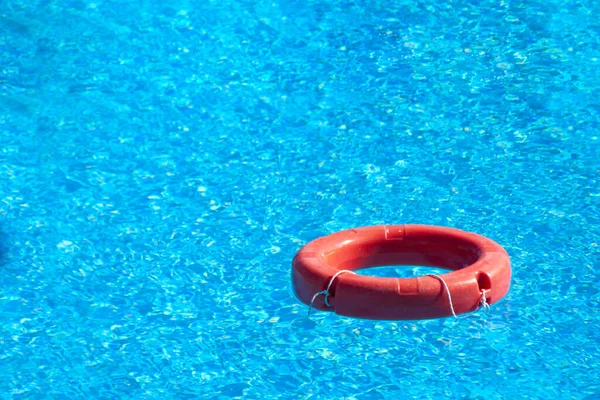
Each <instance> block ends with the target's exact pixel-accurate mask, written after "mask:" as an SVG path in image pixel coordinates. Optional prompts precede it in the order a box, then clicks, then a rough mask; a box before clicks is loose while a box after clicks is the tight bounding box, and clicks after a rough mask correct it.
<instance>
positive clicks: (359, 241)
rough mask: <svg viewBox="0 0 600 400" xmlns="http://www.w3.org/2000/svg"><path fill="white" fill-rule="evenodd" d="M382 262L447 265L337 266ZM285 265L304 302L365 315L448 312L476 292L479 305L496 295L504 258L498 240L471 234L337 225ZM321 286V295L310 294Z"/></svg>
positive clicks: (468, 305) (474, 302)
mask: <svg viewBox="0 0 600 400" xmlns="http://www.w3.org/2000/svg"><path fill="white" fill-rule="evenodd" d="M386 265H387V266H390V265H415V266H429V267H438V268H446V269H450V270H453V271H452V272H450V273H447V274H443V275H439V276H431V275H427V276H420V277H416V278H380V277H375V276H364V275H358V274H352V273H340V271H343V270H350V271H352V270H357V269H361V268H369V267H377V266H386ZM292 266H293V274H292V280H293V285H294V291H295V292H296V296H297V297H298V298H299V299H300V300H301V301H302V302H303V303H305V304H310V303H311V301H313V300H314V302H313V304H312V307H314V308H316V309H318V310H323V311H335V312H336V313H337V314H339V315H344V316H349V317H356V318H368V319H387V320H402V319H429V318H440V317H448V316H451V315H453V312H452V311H455V313H456V314H462V313H466V312H469V311H474V310H476V309H477V308H478V307H479V305H480V303H481V300H482V298H483V299H485V301H486V302H487V304H492V303H496V302H498V301H499V300H500V299H502V298H503V297H504V296H505V295H506V293H507V292H508V290H509V288H510V279H511V268H510V259H509V257H508V254H507V253H506V251H505V250H504V249H503V248H502V246H500V245H499V244H498V243H496V242H494V241H492V240H491V239H488V238H486V237H483V236H480V235H476V234H474V233H469V232H464V231H460V230H458V229H452V228H444V227H438V226H427V225H380V226H369V227H364V228H357V229H350V230H347V231H342V232H337V233H334V234H332V235H329V236H325V237H322V238H319V239H316V240H314V241H312V242H310V243H308V244H307V245H306V246H304V247H303V248H302V249H300V251H298V253H297V254H296V256H295V257H294V260H293V262H292ZM334 276H335V279H333V278H334ZM446 285H447V288H446V287H445V286H446ZM328 287H329V290H328V291H327V292H325V291H326V290H327V288H328ZM322 293H326V296H325V295H323V296H319V295H317V294H322ZM315 295H317V296H315ZM450 295H451V298H452V301H451V302H450V300H449V297H450ZM325 301H327V304H326V303H325Z"/></svg>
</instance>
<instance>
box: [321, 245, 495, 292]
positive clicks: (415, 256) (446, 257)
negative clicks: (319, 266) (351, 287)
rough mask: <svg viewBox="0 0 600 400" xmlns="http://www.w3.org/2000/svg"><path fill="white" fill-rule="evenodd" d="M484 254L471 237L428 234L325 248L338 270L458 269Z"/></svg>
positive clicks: (332, 264) (329, 258)
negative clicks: (393, 268)
mask: <svg viewBox="0 0 600 400" xmlns="http://www.w3.org/2000/svg"><path fill="white" fill-rule="evenodd" d="M481 254H482V251H481V249H480V248H479V247H478V245H477V244H476V243H474V242H471V241H469V240H465V239H462V238H456V237H453V236H428V237H417V238H414V239H412V238H408V239H406V240H381V241H373V240H371V241H369V240H360V239H357V240H352V241H345V242H342V243H339V244H338V245H337V246H333V247H332V248H330V249H328V250H327V251H325V252H324V253H323V256H324V259H325V262H326V263H327V264H328V265H330V266H332V267H335V268H336V269H338V270H342V269H346V270H351V271H355V270H359V269H365V268H373V267H389V266H419V267H434V268H442V269H445V270H452V271H455V270H459V269H462V268H465V267H468V266H469V265H472V264H474V263H475V262H477V260H478V259H479V258H480V256H481ZM482 283H483V284H484V285H485V283H484V282H482Z"/></svg>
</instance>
